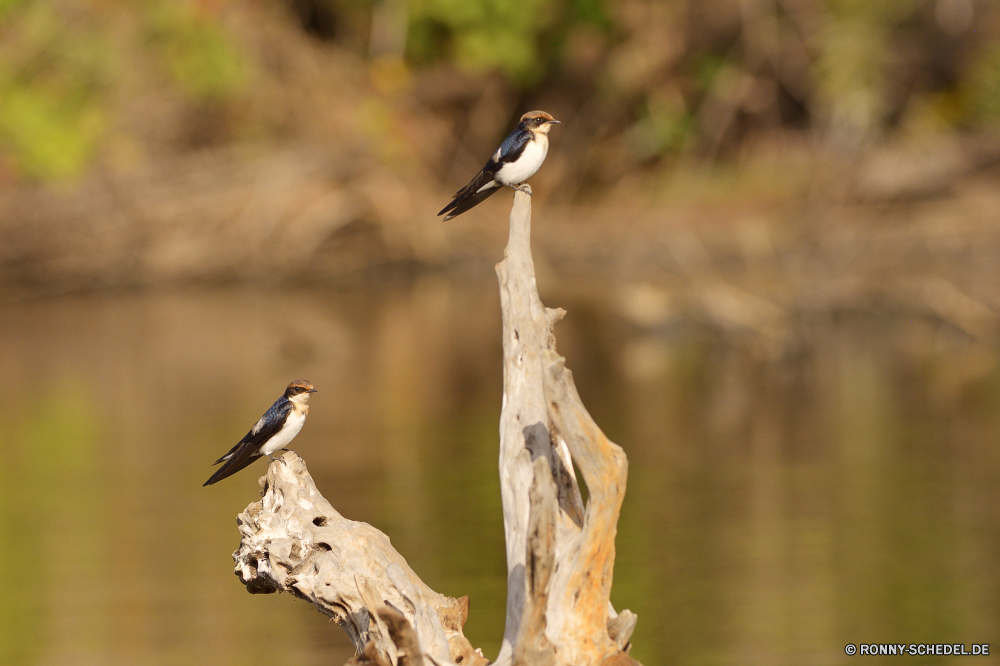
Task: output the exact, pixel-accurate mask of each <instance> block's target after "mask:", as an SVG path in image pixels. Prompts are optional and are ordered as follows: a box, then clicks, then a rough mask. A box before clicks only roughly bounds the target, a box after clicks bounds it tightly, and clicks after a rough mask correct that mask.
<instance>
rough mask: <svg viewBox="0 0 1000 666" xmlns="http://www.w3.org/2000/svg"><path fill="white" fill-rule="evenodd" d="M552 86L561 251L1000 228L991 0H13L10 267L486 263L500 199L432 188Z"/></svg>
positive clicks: (3, 12) (684, 271)
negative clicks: (455, 205) (443, 211)
mask: <svg viewBox="0 0 1000 666" xmlns="http://www.w3.org/2000/svg"><path fill="white" fill-rule="evenodd" d="M532 108H544V109H546V110H548V111H550V112H552V113H553V114H554V115H555V116H556V117H558V118H560V119H561V120H562V121H563V123H564V124H563V125H562V126H561V127H560V128H559V129H558V130H557V132H556V134H554V135H553V149H552V151H551V152H550V157H549V161H548V163H547V164H546V165H545V168H544V169H543V170H542V171H541V172H540V173H539V174H538V175H537V176H536V177H535V179H533V182H534V183H535V185H536V188H535V189H536V197H535V201H536V215H537V216H540V219H541V220H542V221H543V222H542V227H543V228H542V230H540V232H539V237H538V243H539V246H540V250H541V253H542V254H543V257H547V258H548V261H549V262H550V267H551V268H553V269H554V270H556V271H559V272H562V273H564V274H574V273H575V274H578V275H587V276H589V277H593V276H595V275H596V276H597V277H602V276H605V275H608V274H613V275H616V276H619V277H623V278H626V279H633V280H635V279H651V280H654V281H664V280H666V281H668V282H669V281H670V280H674V281H676V282H678V283H684V284H686V285H694V286H695V287H696V290H697V294H698V296H697V298H698V299H706V298H707V299H708V300H709V301H711V300H712V299H715V300H719V299H718V298H716V296H718V294H716V296H711V294H712V293H714V292H713V291H712V289H714V287H712V285H717V283H718V281H719V280H720V279H722V278H724V280H723V281H724V282H725V283H729V284H732V283H739V284H741V285H742V287H741V288H745V287H751V286H753V285H755V284H762V283H765V284H766V283H774V282H775V281H777V282H782V281H783V280H782V278H784V280H787V279H790V278H794V280H795V281H796V282H795V283H794V284H792V285H791V286H790V287H789V289H790V290H792V291H798V290H802V291H803V292H804V293H802V294H799V295H798V297H797V298H796V302H798V300H799V299H802V300H803V301H808V300H810V299H817V298H818V299H819V300H820V301H822V299H823V298H824V296H825V295H829V294H831V293H836V294H838V295H837V296H836V297H835V300H836V298H841V297H842V298H843V299H844V300H846V301H853V302H857V300H858V299H864V298H869V297H872V294H873V293H874V294H876V297H880V296H878V295H879V294H883V293H884V292H885V290H886V289H888V290H890V291H892V292H893V293H894V294H896V296H893V298H896V297H898V296H899V294H901V293H907V294H909V293H920V294H925V293H931V292H933V293H938V292H934V288H933V287H925V285H924V284H923V282H922V280H924V279H925V278H926V279H931V278H935V276H934V275H933V273H934V271H933V270H929V269H933V267H934V266H935V265H936V266H939V267H940V266H944V265H947V266H949V267H965V268H968V266H969V263H968V262H969V259H970V256H973V259H975V257H980V254H978V253H985V254H984V255H982V256H983V257H985V256H986V255H989V256H996V254H995V252H996V249H997V245H998V244H1000V238H998V236H997V233H996V229H995V227H996V224H995V222H996V215H995V212H994V211H995V210H1000V196H997V195H996V194H995V190H996V189H997V188H996V187H995V185H996V178H997V169H996V164H997V162H998V161H1000V139H998V138H997V137H1000V135H998V134H996V130H997V128H998V123H1000V11H998V8H997V6H996V5H995V4H994V3H992V2H987V1H985V0H920V1H918V0H874V1H868V0H864V1H862V0H829V1H827V2H821V1H820V0H739V1H737V0H707V1H704V2H683V1H676V2H666V1H657V0H621V1H613V0H518V1H517V2H514V1H512V0H507V1H502V2H501V1H494V0H411V1H409V2H408V1H407V0H381V1H378V2H374V1H368V0H150V1H148V2H138V1H132V0H64V1H58V0H56V1H43V0H0V232H2V234H3V238H4V243H3V244H2V246H0V281H2V282H3V283H4V284H6V285H8V286H9V287H10V290H11V293H23V292H37V291H39V290H40V291H42V292H50V291H53V290H55V291H62V290H77V289H92V288H102V287H107V286H123V285H125V286H129V285H148V284H158V283H163V282H179V281H180V282H184V281H191V280H209V281H220V280H224V281H225V280H240V281H244V280H248V281H265V282H284V281H287V280H288V279H292V278H304V277H305V278H308V279H310V280H315V281H322V282H329V281H333V282H342V281H344V280H352V279H357V278H358V277H359V276H360V277H366V276H372V275H384V274H385V270H384V269H386V268H391V269H393V270H395V271H397V272H398V271H402V272H403V273H409V272H412V271H413V270H424V269H433V270H458V271H464V270H465V269H463V267H467V266H469V265H473V266H477V267H478V266H480V265H489V264H492V263H493V262H494V261H495V260H496V259H498V258H499V253H500V247H501V246H502V238H503V235H504V233H505V232H504V231H503V227H504V226H505V225H503V224H502V222H501V221H502V220H504V219H506V207H507V205H508V204H509V201H508V200H506V199H505V200H504V201H503V203H498V202H499V201H500V200H501V199H502V197H495V199H496V201H493V200H491V201H490V202H489V203H487V204H484V205H483V206H481V207H480V208H481V209H477V211H475V212H473V213H470V214H468V215H466V216H464V217H462V218H460V219H458V220H455V221H453V222H450V223H448V224H443V223H442V222H441V221H440V220H439V219H438V218H436V217H435V215H436V212H437V210H438V209H440V207H441V206H442V205H443V204H444V203H446V201H447V199H448V195H449V194H450V193H451V192H453V191H454V190H455V189H457V188H458V187H459V186H461V185H462V184H464V183H465V181H466V180H467V179H468V178H469V177H470V176H471V175H472V174H473V173H474V172H475V171H476V170H477V169H478V168H479V167H480V166H481V165H482V163H483V161H484V160H485V158H486V156H488V155H489V154H490V152H491V151H492V150H493V148H494V147H495V145H496V144H497V142H498V141H499V140H500V139H501V138H502V137H503V136H504V135H505V133H506V132H507V131H509V129H510V128H511V127H512V125H513V124H514V122H516V118H517V116H518V115H519V114H520V113H522V112H524V111H526V110H529V109H532ZM539 206H540V207H539ZM942 238H943V239H944V240H941V239H942ZM973 239H974V240H973ZM939 241H940V242H939ZM970 253H971V254H970ZM848 257H850V258H851V259H850V260H849V261H848V259H847V258H848ZM914 258H916V259H918V261H917V262H916V263H914V262H913V259H914ZM980 258H982V257H980ZM845 261H846V262H847V264H845ZM887 261H888V262H889V263H890V264H891V266H892V267H893V268H896V269H898V270H899V271H900V272H896V273H893V274H892V276H891V278H892V279H891V280H890V283H892V284H895V283H900V284H904V285H905V286H904V287H898V288H897V287H893V286H892V285H891V284H888V286H887V283H886V281H885V280H884V279H883V278H885V277H886V275H885V273H886V263H885V262H887ZM978 265H980V267H986V272H985V273H983V272H979V273H976V275H975V276H974V277H975V279H974V280H973V281H972V282H968V283H962V284H960V285H959V286H958V287H955V285H954V284H953V283H952V282H949V283H948V284H949V285H951V286H949V287H945V288H944V289H945V290H946V291H947V289H949V288H951V289H957V290H958V291H960V292H961V293H962V294H964V295H965V297H966V298H967V299H972V300H973V301H976V302H979V301H981V300H985V302H986V303H988V304H989V303H991V301H990V299H989V298H985V297H984V296H982V295H981V294H983V293H985V292H986V291H988V290H989V288H990V287H991V286H993V281H994V280H995V278H996V275H995V270H994V269H991V268H988V265H991V264H990V262H986V260H985V259H982V261H980V264H978ZM734 266H736V268H734ZM844 269H849V272H850V274H845V273H844ZM567 271H568V273H567ZM947 272H949V273H950V272H951V271H950V270H949V271H947ZM486 276H487V279H491V272H488V271H487V272H486ZM935 279H936V278H935ZM948 279H949V280H953V278H952V277H949V278H948ZM983 279H985V282H983ZM914 285H915V286H914ZM727 288H728V287H727ZM762 288H767V289H768V292H769V294H770V295H769V298H771V299H775V298H777V299H778V300H779V301H780V299H781V298H782V296H781V294H782V293H787V291H789V289H786V290H785V292H781V291H780V290H779V291H774V290H773V289H771V288H770V287H763V286H762ZM814 289H819V292H818V293H814V291H813V290H814ZM928 289H930V292H928V291H927V290H928ZM705 294H709V295H708V296H706V295H705ZM970 294H972V295H970ZM976 294H980V295H978V296H977V295H976ZM908 298H909V296H907V297H906V298H904V300H906V299H908ZM977 299H978V300H977ZM728 300H729V301H732V299H731V298H730V299H728ZM736 300H738V301H740V302H741V305H740V306H739V307H740V308H744V309H746V308H747V307H749V308H750V309H751V310H752V309H753V305H752V303H753V301H752V300H750V301H746V300H745V299H742V298H738V299H736ZM926 300H927V299H926V298H925V297H924V296H920V297H919V298H917V301H920V302H923V301H926ZM931 300H933V298H931ZM946 300H947V299H946ZM721 302H727V298H726V297H722V299H721ZM733 302H735V301H733ZM949 302H950V301H949ZM746 303H751V305H749V306H748V305H746ZM758 305H759V304H758ZM779 305H789V304H781V303H779ZM800 305H804V303H800ZM980 305H982V303H980ZM762 307H763V306H762ZM949 307H951V306H949ZM766 309H767V308H766V307H764V310H766ZM939 309H940V308H939ZM953 309H954V308H953ZM707 310H712V307H707ZM723 310H726V308H723ZM977 312H979V315H982V316H986V315H985V314H984V312H989V308H987V310H986V311H983V310H978V311H977ZM758 314H759V315H760V316H764V315H763V314H760V313H758ZM739 316H742V315H735V314H733V313H732V312H729V313H728V314H725V315H724V316H723V319H725V318H726V317H728V318H730V319H731V318H732V317H736V318H737V319H738V318H739ZM754 316H757V315H754ZM980 318H981V317H980ZM977 321H978V319H977Z"/></svg>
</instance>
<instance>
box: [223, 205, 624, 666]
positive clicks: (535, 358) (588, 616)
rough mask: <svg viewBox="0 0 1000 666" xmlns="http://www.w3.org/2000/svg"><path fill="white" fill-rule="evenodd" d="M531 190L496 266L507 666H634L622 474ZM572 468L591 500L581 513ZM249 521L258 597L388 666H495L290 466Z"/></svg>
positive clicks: (248, 568) (274, 470) (247, 544)
mask: <svg viewBox="0 0 1000 666" xmlns="http://www.w3.org/2000/svg"><path fill="white" fill-rule="evenodd" d="M530 234H531V195H530V189H527V191H518V192H516V193H515V195H514V207H513V209H512V211H511V215H510V239H509V241H508V245H507V249H506V251H505V254H504V256H505V259H504V261H502V262H500V263H499V264H498V265H497V276H498V277H499V280H500V299H501V308H502V313H503V349H504V394H503V406H502V410H501V417H500V487H501V494H502V501H503V518H504V532H505V536H506V543H507V572H508V574H507V581H508V584H507V589H508V598H507V624H506V627H505V630H504V639H503V645H502V648H501V651H500V654H499V656H498V657H497V660H496V663H497V664H500V665H501V666H510V665H511V664H514V665H516V666H521V665H528V664H530V665H531V666H546V665H550V664H551V665H553V666H571V665H572V666H591V665H593V666H600V665H602V664H604V665H605V666H612V664H613V665H614V666H627V665H628V664H635V663H636V662H634V661H633V660H632V659H631V657H629V656H628V654H627V652H628V649H629V639H630V637H631V635H632V631H633V630H634V628H635V624H636V616H635V615H634V614H633V613H631V612H629V611H622V612H621V613H615V611H614V609H613V608H612V606H611V603H610V595H611V583H612V575H613V569H614V560H615V534H616V531H617V524H618V516H619V512H620V510H621V505H622V500H623V498H624V495H625V482H626V478H627V470H628V463H627V460H626V458H625V453H624V451H622V449H621V447H619V446H617V445H616V444H614V443H613V442H611V441H609V440H608V439H607V437H605V436H604V433H603V432H601V430H600V428H598V426H597V424H596V423H594V421H593V419H592V418H591V417H590V415H589V414H588V413H587V410H586V409H585V408H584V406H583V403H582V402H581V401H580V397H579V395H578V394H577V392H576V387H575V385H574V383H573V377H572V374H571V373H570V372H569V370H567V369H566V367H565V359H564V358H563V357H561V356H559V355H558V354H557V353H556V350H555V335H554V334H553V331H552V327H553V325H554V324H555V322H556V321H558V320H559V319H560V318H562V316H563V314H565V313H564V312H563V311H562V310H552V309H547V308H545V307H544V306H543V305H542V303H541V300H540V299H539V297H538V290H537V287H536V284H535V271H534V264H533V262H532V258H531V243H530ZM574 463H575V465H576V467H577V468H578V469H579V470H580V473H581V474H582V476H583V481H584V482H585V483H586V485H587V488H588V490H589V493H590V494H589V499H588V502H587V505H586V507H584V505H583V502H582V499H581V493H580V489H579V486H578V483H577V479H576V475H575V473H574ZM261 483H262V488H263V492H262V499H261V501H259V502H255V503H253V504H251V505H250V506H249V507H247V509H246V510H245V511H244V512H243V513H242V514H240V516H239V519H238V523H239V527H240V533H241V534H242V537H243V538H242V541H241V544H240V549H239V550H238V551H236V553H234V559H235V560H236V572H237V574H238V575H239V576H240V578H241V580H242V581H243V582H244V584H246V586H247V589H248V591H250V592H253V593H261V592H264V593H266V592H275V591H279V590H280V591H286V592H291V593H293V594H295V595H296V596H298V597H300V598H303V599H306V600H307V601H310V602H311V603H312V604H314V605H315V606H316V608H317V609H318V610H320V611H321V612H323V613H325V614H326V615H329V616H330V617H332V618H333V619H334V620H335V621H336V622H337V623H338V624H339V625H340V626H341V627H342V628H343V629H344V631H345V632H346V633H347V635H348V637H349V638H350V639H351V641H352V642H353V644H354V646H355V649H356V651H357V656H356V658H355V662H356V663H365V664H379V665H382V666H401V665H402V666H419V665H421V664H424V663H425V662H430V663H432V664H461V666H483V665H484V664H486V663H488V662H487V660H486V659H485V658H484V657H483V655H482V653H481V652H480V651H479V650H474V649H473V647H472V645H471V644H470V643H469V641H468V640H466V638H465V636H464V635H463V634H462V628H463V627H464V625H465V621H466V619H467V617H468V610H469V603H468V598H467V597H463V598H461V599H453V598H450V597H446V596H444V595H441V594H438V593H437V592H435V591H433V590H431V589H430V588H429V587H427V586H426V585H425V584H424V583H423V582H422V581H421V580H420V578H419V577H418V576H417V575H416V573H414V572H413V571H412V570H411V569H410V567H409V566H408V565H407V564H406V561H405V560H404V559H403V557H402V556H401V555H400V554H399V553H398V552H396V550H395V549H394V548H393V547H392V545H391V544H390V543H389V539H388V537H386V536H385V535H384V534H383V533H382V532H379V531H378V530H376V529H375V528H373V527H371V526H370V525H367V524H365V523H358V522H354V521H351V520H346V519H345V518H343V517H342V516H341V515H340V514H338V513H337V512H336V511H335V510H334V509H333V507H332V506H331V505H330V503H329V502H327V501H326V499H324V498H323V496H322V495H320V493H319V491H318V490H317V489H316V486H315V484H314V483H313V480H312V477H310V476H309V473H308V471H306V468H305V463H304V462H303V461H302V459H301V458H300V457H299V456H298V455H296V454H295V453H294V452H289V453H286V454H285V455H284V456H282V458H281V460H280V461H279V462H275V463H272V464H271V466H270V467H269V468H268V471H267V475H266V476H265V477H263V478H262V479H261Z"/></svg>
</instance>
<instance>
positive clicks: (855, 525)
mask: <svg viewBox="0 0 1000 666" xmlns="http://www.w3.org/2000/svg"><path fill="white" fill-rule="evenodd" d="M591 293H592V295H591V296H588V297H587V298H586V299H580V298H578V297H576V298H573V297H569V296H566V295H562V296H561V295H559V294H546V293H545V290H544V286H543V294H542V297H543V300H544V301H545V302H546V304H548V305H550V306H556V305H559V306H563V307H566V308H567V309H568V310H569V316H568V317H567V319H566V320H565V321H564V322H563V323H561V324H559V326H558V327H557V336H558V338H559V346H560V351H561V352H562V353H564V354H565V355H566V356H567V358H568V362H569V366H570V367H571V368H572V369H573V370H574V374H575V377H576V379H577V383H578V385H579V388H580V392H581V395H582V396H583V398H584V401H585V402H586V403H587V405H588V407H589V408H590V410H591V413H592V414H593V415H594V417H595V418H596V419H597V421H598V423H600V424H601V425H602V426H603V427H604V429H605V430H606V432H607V433H608V435H609V436H610V437H611V438H612V439H613V440H615V441H617V442H618V443H619V444H621V445H622V446H623V447H624V448H625V450H626V452H627V453H628V455H629V459H630V462H631V471H630V476H629V486H628V495H627V497H626V500H625V505H624V508H623V514H622V520H621V523H620V531H619V535H618V548H619V550H618V560H617V564H616V567H615V586H614V594H613V601H614V603H615V605H616V606H617V607H619V608H622V607H626V608H630V609H632V610H633V611H635V612H636V613H638V614H639V625H638V629H637V631H636V633H635V636H634V639H633V642H634V650H633V655H634V656H636V657H637V658H638V659H639V660H640V661H642V662H644V663H645V664H646V665H647V666H654V665H656V664H733V665H736V664H769V665H771V664H826V663H842V662H844V661H845V660H847V657H846V656H845V655H844V646H845V644H847V643H849V642H850V643H859V642H875V643H889V642H905V643H911V642H948V643H955V642H962V643H965V644H970V643H991V644H992V650H991V651H993V652H994V654H1000V633H998V627H1000V622H998V620H1000V521H998V512H1000V508H998V507H1000V501H998V500H1000V497H998V494H1000V490H998V489H1000V483H998V481H1000V449H998V447H997V440H998V436H1000V435H998V433H1000V367H998V363H997V352H998V350H997V348H996V347H995V346H990V345H983V344H979V343H976V342H975V341H973V340H970V339H966V338H965V337H963V336H962V335H961V334H959V333H958V332H956V331H953V330H948V329H945V328H943V327H942V326H941V325H940V324H938V323H935V322H926V321H924V322H922V321H895V320H893V319H891V318H887V317H881V316H878V314H877V313H873V314H858V315H853V316H849V317H843V318H841V319H839V320H832V321H823V322H818V323H815V322H814V323H810V322H804V323H802V324H801V326H800V328H799V329H798V330H797V331H795V334H794V336H793V338H792V339H791V340H790V341H786V343H784V346H783V347H782V348H780V349H777V350H776V349H775V348H774V347H773V345H769V344H761V343H760V341H759V340H757V339H756V338H755V336H754V334H753V333H745V334H737V335H727V336H723V335H720V334H719V333H717V332H715V331H713V330H709V329H707V328H704V327H701V326H699V325H697V324H695V323H691V322H685V321H683V320H676V321H671V322H666V323H664V322H660V323H659V324H657V325H646V326H643V325H640V324H639V323H635V322H633V321H630V320H629V319H628V318H627V317H626V316H624V315H623V314H621V313H620V312H619V309H618V307H617V305H616V303H618V302H619V298H618V297H619V296H620V291H618V290H615V289H612V288H606V289H604V290H603V291H602V290H601V289H594V290H591ZM498 307H499V306H498V298H497V295H496V287H495V284H493V283H491V282H484V283H483V284H481V285H479V286H472V287H469V286H461V287H460V286H458V285H456V284H454V283H450V282H447V281H445V280H443V279H438V278H430V279H425V280H421V281H419V282H418V283H416V284H415V285H413V286H410V287H406V288H386V289H382V290H377V291H367V292H352V293H331V292H325V291H315V292H299V293H293V294H290V295H289V294H287V293H283V294H279V293H277V292H268V291H245V290H237V289H225V290H216V291H172V292H162V293H161V292H153V293H142V294H109V295H99V296H83V297H80V296H76V297H66V298H58V299H49V300H41V301H34V302H27V303H19V304H8V305H5V306H0V426H2V427H0V453H2V460H3V463H2V465H0V480H2V487H3V490H4V492H3V493H2V494H0V498H2V499H0V538H2V543H3V544H4V547H3V549H2V550H0V563H2V565H3V569H2V570H3V571H4V573H5V579H6V580H5V584H4V585H2V586H0V599H2V601H0V614H2V616H0V660H2V662H3V663H8V664H25V665H33V664H204V663H211V664H220V665H221V664H246V663H270V664H339V663H343V662H344V661H345V660H346V659H347V658H348V657H349V656H350V654H351V648H350V646H349V644H348V642H347V640H346V638H345V637H344V636H343V634H342V632H341V631H340V629H339V628H338V627H337V626H336V625H334V624H331V623H329V622H328V621H327V620H326V619H325V618H324V617H323V616H322V615H320V614H319V613H317V612H315V611H313V610H312V609H311V608H310V607H309V606H307V605H306V604H305V603H303V602H301V601H298V600H295V599H293V598H291V597H289V596H251V595H249V594H247V593H246V592H245V590H244V588H243V586H242V585H240V583H239V581H238V580H237V579H236V578H235V577H234V576H233V574H232V563H231V558H230V554H231V553H232V551H233V550H235V549H236V547H237V545H238V533H237V531H236V526H235V516H236V514H237V513H238V512H239V511H240V510H242V509H243V508H244V507H245V506H246V505H247V504H248V503H250V502H252V501H254V500H255V499H257V497H258V495H257V485H256V479H257V477H258V476H259V475H260V474H262V473H263V471H264V464H263V463H258V464H257V465H255V466H254V467H252V468H251V469H249V470H247V471H245V472H242V473H240V474H238V475H236V476H234V477H232V478H231V479H228V480H226V482H224V483H221V484H219V485H217V486H213V487H211V488H202V487H201V484H202V483H203V482H204V480H205V479H206V478H207V477H208V476H209V474H210V472H211V468H210V466H209V463H210V462H211V461H213V460H215V459H216V458H217V457H218V456H219V455H221V454H222V453H223V452H225V451H226V450H228V448H229V447H230V446H232V444H233V443H234V442H235V441H237V440H238V439H239V438H240V437H241V436H242V435H243V434H244V433H245V432H246V430H247V429H248V428H249V426H250V425H251V424H252V423H253V422H254V421H255V420H256V419H257V418H258V417H259V416H260V414H261V413H262V412H263V410H264V409H266V408H267V407H268V406H269V405H270V404H271V402H272V401H273V400H274V399H275V398H276V397H277V396H278V395H279V394H280V392H281V391H282V389H283V388H284V386H285V384H287V383H288V381H290V380H291V379H295V378H305V379H309V380H311V381H312V382H313V383H314V384H315V385H316V386H317V387H318V388H319V389H320V393H318V394H317V395H316V396H315V397H314V401H313V410H312V412H311V415H310V417H309V422H308V423H307V425H306V427H305V429H304V430H303V432H302V434H301V435H300V436H299V438H298V439H297V440H296V442H295V449H296V450H297V451H298V452H299V453H301V454H302V455H303V456H304V458H305V459H306V461H307V463H308V465H309V468H310V470H311V472H312V474H313V476H314V477H315V478H316V480H317V482H318V484H319V486H320V489H321V490H322V491H323V492H324V493H325V494H326V497H327V498H328V499H329V500H330V501H331V502H332V503H333V505H334V506H335V507H336V508H337V509H338V510H339V511H340V512H341V513H343V514H344V515H345V516H347V517H349V518H353V519H357V520H363V521H366V522H369V523H371V524H373V525H375V526H376V527H378V528H379V529H381V530H383V531H385V532H386V533H388V534H389V535H390V537H391V538H392V541H393V544H394V545H395V546H396V547H397V548H398V549H399V550H400V552H402V553H403V555H404V556H406V557H407V558H408V560H409V562H410V563H411V564H412V566H413V568H414V569H415V570H416V571H417V572H418V573H419V574H420V575H421V576H422V577H423V578H424V579H425V580H426V581H427V583H428V584H430V585H431V586H432V587H434V588H435V589H437V590H439V591H441V592H444V593H447V594H451V595H455V596H458V595H462V594H468V595H470V597H471V599H472V612H471V616H470V620H469V623H468V625H467V627H466V634H467V636H468V637H469V638H470V639H471V640H472V642H473V644H474V645H478V646H481V647H483V649H484V651H485V652H486V654H487V655H488V656H493V655H495V654H496V651H497V649H498V647H499V639H500V637H501V634H502V631H503V628H502V622H503V607H504V571H505V567H504V561H503V534H502V526H501V517H500V499H499V487H498V482H497V474H496V455H497V428H498V418H499V413H500V391H501V379H502V378H501V368H500V359H501V351H500V341H499V330H500V319H499V309H498ZM882 659H883V660H885V661H886V663H888V658H882ZM895 659H899V657H896V658H895ZM903 659H914V658H912V657H903ZM952 660H953V661H954V659H952ZM878 662H879V660H877V659H875V660H871V659H869V660H868V661H866V663H878ZM920 662H921V663H946V662H948V658H944V657H935V658H928V657H924V658H920ZM962 663H967V662H962Z"/></svg>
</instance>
